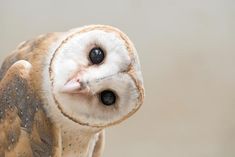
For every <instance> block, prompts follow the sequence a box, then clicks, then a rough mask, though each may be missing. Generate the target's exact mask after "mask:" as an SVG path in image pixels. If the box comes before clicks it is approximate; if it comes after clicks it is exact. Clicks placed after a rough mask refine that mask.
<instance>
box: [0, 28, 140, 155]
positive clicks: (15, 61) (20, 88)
mask: <svg viewBox="0 0 235 157" xmlns="http://www.w3.org/2000/svg"><path fill="white" fill-rule="evenodd" d="M96 30H98V31H102V32H108V33H109V34H110V33H112V34H113V33H114V34H115V35H116V37H118V38H119V39H118V40H120V41H123V42H124V46H125V47H126V50H127V51H128V55H129V56H130V58H131V61H132V62H131V63H130V64H129V65H128V67H127V69H126V70H125V71H124V72H127V74H128V77H129V78H130V79H131V80H132V81H133V83H132V84H130V86H135V88H133V90H135V91H138V93H137V94H138V95H137V96H138V97H136V98H135V97H133V100H136V102H137V105H135V107H133V108H132V109H128V110H130V111H128V112H127V111H125V113H122V114H123V115H119V111H115V110H116V109H115V110H114V109H112V110H113V111H111V110H110V109H109V108H107V107H106V108H104V109H100V107H99V106H98V107H96V108H97V109H96V108H94V110H97V111H98V112H100V114H101V115H102V114H106V113H108V112H114V111H115V112H114V113H115V114H117V118H115V117H113V120H112V118H111V119H107V121H105V119H103V118H102V119H100V120H99V121H100V122H99V121H98V119H97V122H96V118H92V119H91V120H90V119H87V120H84V117H82V116H80V117H79V115H78V116H76V115H74V113H70V112H68V111H69V110H65V108H64V106H63V104H62V106H60V103H63V102H64V100H63V101H62V102H61V100H56V94H53V92H52V95H53V96H52V97H53V100H52V98H51V97H50V92H49V91H50V90H51V89H50V88H49V87H47V84H46V85H45V82H47V80H46V79H45V78H46V77H45V71H46V72H48V77H50V80H51V82H52V87H51V88H52V91H53V88H56V85H57V84H56V80H54V79H56V77H59V76H57V74H56V73H55V72H53V70H55V69H54V68H58V67H56V65H57V63H54V62H55V61H57V58H58V55H57V53H58V51H60V49H62V50H63V46H64V45H65V44H67V43H69V42H70V40H72V39H73V38H74V36H79V35H80V34H82V33H86V32H92V31H96ZM60 54H61V53H60ZM73 54H74V53H73ZM65 59H66V58H65ZM135 64H137V65H138V64H139V63H138V58H137V56H136V52H135V49H134V47H133V45H132V43H131V42H130V40H129V39H128V38H127V37H126V36H125V35H124V34H123V33H122V32H120V31H119V30H117V29H116V28H113V27H110V26H103V25H92V26H86V27H83V28H80V29H78V30H76V29H75V30H71V31H69V32H66V33H50V34H46V35H42V36H39V37H38V38H35V39H32V40H29V41H27V42H23V43H22V44H20V45H19V46H18V47H17V49H16V50H15V51H14V52H13V53H12V54H11V55H10V56H9V57H8V58H6V59H5V61H4V63H3V65H2V68H1V70H0V81H1V82H0V157H32V156H33V157H48V156H51V157H61V156H63V157H67V156H71V157H72V156H75V155H76V156H79V157H100V156H101V154H102V150H103V146H104V131H103V129H104V128H105V127H107V126H110V125H114V124H116V123H119V122H121V121H123V120H124V119H126V118H128V117H129V116H130V115H132V114H133V113H134V112H136V111H137V110H138V108H139V107H140V105H141V104H142V103H143V96H144V95H143V84H142V82H141V78H139V77H141V74H140V72H139V71H136V70H137V68H138V67H136V65H135ZM65 66H66V65H65ZM47 68H48V70H47ZM45 69H46V70H45ZM66 77H67V76H66ZM129 78H128V79H129ZM57 79H58V78H57ZM54 82H55V83H54ZM48 83H49V82H48ZM54 84H55V85H54ZM54 86H55V87H54ZM109 86H110V85H109ZM62 96H63V95H62ZM62 96H60V97H62ZM69 97H71V98H72V99H73V98H74V95H72V96H69ZM79 97H80V98H81V99H83V98H86V96H83V95H82V96H79ZM65 98H66V97H65ZM75 99H77V97H76V98H74V100H75ZM51 101H53V103H51ZM54 101H55V103H54ZM57 103H58V104H57ZM56 104H57V105H56ZM52 106H53V107H52ZM66 107H67V106H66ZM119 107H121V106H119ZM99 110H100V111H99ZM109 110H110V111H109ZM84 112H85V111H84ZM89 112H90V111H89ZM123 112H124V111H123ZM89 114H90V113H89ZM111 115H112V114H111ZM92 116H93V115H92ZM94 116H95V115H94ZM97 116H98V115H97ZM107 116H110V114H107ZM71 154H72V155H71Z"/></svg>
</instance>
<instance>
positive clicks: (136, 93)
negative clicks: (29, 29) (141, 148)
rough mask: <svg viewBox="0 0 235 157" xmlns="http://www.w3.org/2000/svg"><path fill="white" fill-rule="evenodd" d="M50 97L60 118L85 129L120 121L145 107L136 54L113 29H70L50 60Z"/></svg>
mask: <svg viewBox="0 0 235 157" xmlns="http://www.w3.org/2000/svg"><path fill="white" fill-rule="evenodd" d="M48 71H49V78H50V88H51V94H52V95H53V99H54V102H55V104H56V106H57V108H58V109H59V110H60V112H61V114H62V116H65V117H67V118H68V119H70V120H72V121H74V122H76V123H79V124H81V125H85V126H91V127H106V126H110V125H113V124H116V123H119V122H121V121H123V120H124V119H126V118H128V117H129V116H131V115H132V114H133V113H135V112H136V111H137V110H138V109H139V107H140V106H141V104H142V103H143V97H144V88H143V80H142V74H141V71H140V64H139V60H138V56H137V53H136V50H135V48H134V46H133V44H132V42H131V41H130V40H129V38H128V37H127V36H126V35H125V34H124V33H122V32H121V31H120V30H118V29H116V28H113V27H111V26H104V25H91V26H85V27H82V28H78V29H74V30H71V31H70V32H69V33H68V34H66V35H65V38H64V39H63V40H62V42H61V44H60V45H59V46H58V47H57V48H56V49H55V51H54V52H53V54H52V57H51V59H50V66H49V69H48Z"/></svg>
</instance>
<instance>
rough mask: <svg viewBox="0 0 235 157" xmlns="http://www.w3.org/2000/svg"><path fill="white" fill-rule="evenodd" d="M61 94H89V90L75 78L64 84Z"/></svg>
mask: <svg viewBox="0 0 235 157" xmlns="http://www.w3.org/2000/svg"><path fill="white" fill-rule="evenodd" d="M61 92H62V93H67V94H89V93H90V90H89V87H88V86H87V85H86V84H85V83H82V82H80V80H79V79H77V78H73V79H71V80H69V81H68V82H67V83H65V85H64V86H63V87H62V89H61Z"/></svg>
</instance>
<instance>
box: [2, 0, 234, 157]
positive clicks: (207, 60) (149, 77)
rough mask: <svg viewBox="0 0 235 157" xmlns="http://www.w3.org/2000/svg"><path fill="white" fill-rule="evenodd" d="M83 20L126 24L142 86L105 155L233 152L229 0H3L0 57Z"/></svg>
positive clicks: (184, 156)
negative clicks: (140, 99)
mask: <svg viewBox="0 0 235 157" xmlns="http://www.w3.org/2000/svg"><path fill="white" fill-rule="evenodd" d="M87 24H110V25H114V26H116V27H118V28H120V29H121V30H123V31H124V32H126V33H127V34H128V35H129V36H130V38H131V39H132V40H133V42H134V43H135V45H136V47H137V50H138V52H139V55H140V60H141V63H142V70H143V74H144V79H145V86H146V100H145V104H144V105H143V107H142V108H141V110H140V111H139V112H138V113H137V114H135V116H133V117H131V119H129V120H128V121H126V122H124V123H122V124H121V125H118V126H115V127H112V128H110V129H108V130H107V143H106V149H105V154H104V157H234V156H235V1H234V0H177V1H176V0H155V1H154V0H152V1H151V0H116V1H110V0H106V1H103V0H99V1H90V0H86V1H85V0H83V1H82V0H68V1H58V0H40V1H33V0H21V1H17V0H15V1H14V0H0V56H1V59H0V62H2V61H3V59H4V57H5V56H6V55H7V53H9V52H10V51H11V50H13V49H14V48H15V47H16V45H17V44H18V43H20V42H21V41H24V40H27V39H29V38H32V37H34V36H36V35H39V34H42V33H45V32H53V31H66V30H68V29H70V28H73V27H78V26H82V25H87Z"/></svg>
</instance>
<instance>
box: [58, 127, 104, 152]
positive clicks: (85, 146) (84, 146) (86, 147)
mask: <svg viewBox="0 0 235 157" xmlns="http://www.w3.org/2000/svg"><path fill="white" fill-rule="evenodd" d="M98 135H99V133H96V132H93V131H88V130H84V129H83V128H80V127H77V128H76V127H71V128H70V127H68V126H64V127H61V140H62V156H63V157H92V153H93V150H94V147H95V144H96V142H97V140H98Z"/></svg>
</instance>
